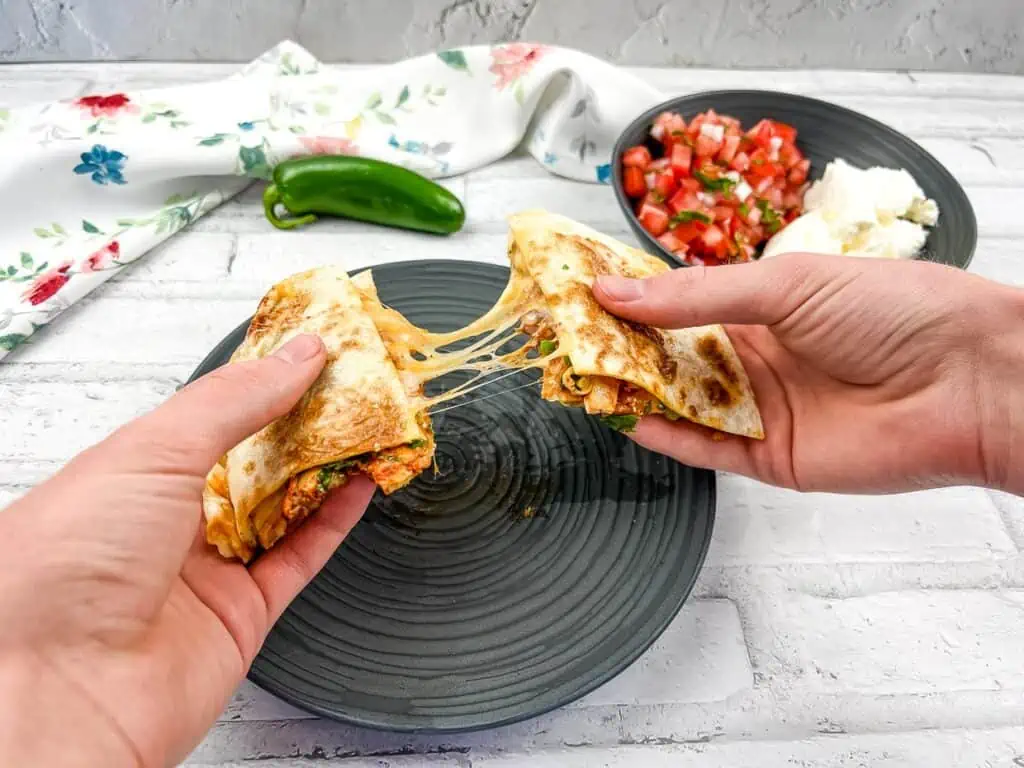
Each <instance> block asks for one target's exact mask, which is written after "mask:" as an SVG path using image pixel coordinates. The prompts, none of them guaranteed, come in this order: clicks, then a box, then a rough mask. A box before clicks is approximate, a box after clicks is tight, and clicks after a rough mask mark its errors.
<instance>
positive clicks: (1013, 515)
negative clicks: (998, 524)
mask: <svg viewBox="0 0 1024 768" xmlns="http://www.w3.org/2000/svg"><path fill="white" fill-rule="evenodd" d="M989 493H990V495H991V497H992V501H993V502H994V503H995V505H996V508H997V509H998V510H999V512H1000V514H1001V515H1002V517H1003V522H1004V523H1005V524H1006V527H1007V530H1008V531H1009V533H1010V537H1011V538H1012V539H1013V541H1014V543H1015V544H1016V545H1017V547H1018V549H1021V550H1024V499H1022V498H1021V497H1020V496H1014V495H1012V494H1009V493H1002V492H1000V491H990V492H989Z"/></svg>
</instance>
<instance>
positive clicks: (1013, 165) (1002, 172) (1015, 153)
mask: <svg viewBox="0 0 1024 768" xmlns="http://www.w3.org/2000/svg"><path fill="white" fill-rule="evenodd" d="M920 144H921V146H922V147H924V148H925V149H926V150H928V151H929V152H931V153H932V154H933V155H934V156H935V159H936V160H938V161H939V162H940V163H942V164H943V165H944V166H946V169H947V170H948V171H949V172H950V173H952V174H953V175H954V176H955V177H956V179H957V181H959V182H960V183H961V184H965V185H970V186H986V185H988V186H1009V187H1018V188H1019V187H1024V146H1022V145H1021V142H1020V140H1019V139H1006V138H1001V137H998V136H986V137H981V138H977V139H966V140H965V139H957V138H937V139H922V140H921V141H920Z"/></svg>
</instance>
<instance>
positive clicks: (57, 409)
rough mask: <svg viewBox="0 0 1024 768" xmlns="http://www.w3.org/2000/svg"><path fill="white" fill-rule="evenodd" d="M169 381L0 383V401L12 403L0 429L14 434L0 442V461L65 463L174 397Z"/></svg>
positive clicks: (172, 383)
mask: <svg viewBox="0 0 1024 768" xmlns="http://www.w3.org/2000/svg"><path fill="white" fill-rule="evenodd" d="M175 386H176V382H175V381H173V380H162V381H159V380H153V381H141V382H132V383H130V384H126V383H124V382H112V383H100V382H97V383H82V384H78V385H75V386H68V385H67V384H65V383H63V382H53V383H41V382H34V383H30V384H28V383H26V384H20V383H16V384H9V383H6V382H5V383H0V400H2V401H4V402H16V403H18V407H17V408H12V409H10V410H9V411H8V412H7V413H6V414H5V416H4V429H5V430H10V434H14V435H17V436H18V439H17V440H16V441H3V442H0V458H14V459H49V460H52V461H67V460H68V459H70V458H71V456H72V455H74V454H75V453H78V452H79V451H81V450H83V449H85V448H87V447H89V446H90V445H93V444H94V443H96V442H98V441H100V440H102V439H103V438H104V437H106V436H107V435H108V434H110V433H111V432H112V431H113V430H114V429H116V428H117V427H119V426H120V425H122V424H124V423H125V422H127V421H130V420H131V419H133V418H135V417H136V416H139V415H141V414H143V413H145V412H146V411H148V410H150V409H152V408H154V407H156V406H157V405H159V404H160V403H162V402H163V401H164V400H166V399H167V398H168V397H170V395H172V394H173V393H174V390H175Z"/></svg>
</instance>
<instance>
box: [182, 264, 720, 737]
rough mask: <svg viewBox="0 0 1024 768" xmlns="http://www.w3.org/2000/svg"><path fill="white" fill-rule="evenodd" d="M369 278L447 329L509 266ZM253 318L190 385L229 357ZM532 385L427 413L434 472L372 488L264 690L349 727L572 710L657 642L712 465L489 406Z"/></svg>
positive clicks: (384, 294) (437, 267)
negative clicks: (390, 490)
mask: <svg viewBox="0 0 1024 768" xmlns="http://www.w3.org/2000/svg"><path fill="white" fill-rule="evenodd" d="M374 276H375V280H376V283H377V286H378V288H379V291H380V297H381V300H382V301H383V302H384V303H386V304H388V305H390V306H393V307H394V308H396V309H398V310H399V311H401V312H402V313H403V314H404V315H405V316H406V317H408V318H409V319H410V320H411V321H412V322H414V323H416V324H418V325H421V326H424V327H426V328H429V329H431V330H435V331H448V330H454V329H455V328H457V327H462V326H464V325H466V324H467V323H468V322H470V321H471V320H473V319H475V318H476V317H478V316H480V315H482V314H483V313H484V311H485V310H486V309H488V308H489V307H490V306H491V305H492V304H493V303H494V301H495V300H496V299H497V298H498V295H499V293H500V292H501V289H502V287H503V286H504V284H505V282H506V280H507V279H508V270H507V269H504V268H501V267H496V266H491V265H485V264H475V263H467V262H452V261H431V262H407V263H401V264H389V265H386V266H381V267H375V268H374ZM246 326H247V323H245V324H243V325H241V326H239V327H238V328H237V329H236V330H235V331H234V332H233V333H231V335H229V336H228V337H227V338H226V339H224V341H223V342H221V343H220V345H218V346H217V348H216V349H214V350H213V352H212V353H211V354H210V356H209V357H207V359H206V360H204V361H203V363H202V364H201V365H200V366H199V368H198V370H197V371H196V372H195V373H194V374H193V378H195V377H198V376H200V375H202V374H204V373H207V372H209V371H211V370H213V369H214V368H216V367H218V366H220V365H222V364H223V363H225V362H226V361H227V360H228V357H229V356H230V354H231V353H232V351H233V350H234V349H235V347H237V345H238V344H239V343H240V342H241V340H242V338H243V336H244V335H245V329H246ZM529 377H530V374H528V373H520V374H518V375H516V376H512V377H510V378H507V379H505V380H503V381H500V382H496V383H494V384H493V385H489V387H488V388H487V389H484V390H479V391H478V392H476V393H475V394H476V395H477V396H479V399H477V400H476V401H475V402H474V403H473V404H471V405H467V406H465V407H461V408H456V409H453V410H450V411H448V412H446V413H443V414H439V415H438V416H436V417H435V418H434V428H435V431H436V433H437V463H438V467H439V469H440V474H438V475H437V476H434V475H433V474H432V473H431V472H429V471H428V472H427V473H425V474H424V475H423V476H422V477H420V478H419V479H417V480H416V481H414V482H413V483H412V484H411V485H410V486H409V487H408V488H406V489H404V490H403V491H400V492H398V493H396V494H394V495H393V496H391V497H388V498H385V497H383V496H381V495H380V494H378V495H377V497H376V498H375V499H374V500H373V502H372V504H371V507H370V509H369V511H368V512H367V514H366V516H365V518H364V519H363V521H362V522H361V523H360V524H359V525H358V526H357V527H356V528H355V530H354V531H353V532H352V534H351V535H350V536H349V538H348V540H347V541H346V542H345V543H344V544H343V545H342V547H341V548H340V549H339V550H338V552H337V553H336V554H335V555H334V558H333V559H332V560H331V561H330V562H329V563H328V565H327V567H326V568H325V569H324V570H323V571H322V572H321V574H320V575H319V576H318V577H317V578H316V579H315V580H314V581H313V583H312V584H311V585H310V586H309V587H308V588H307V589H306V590H305V591H304V592H303V593H302V594H301V595H300V596H299V598H298V599H297V600H296V601H295V603H294V604H293V605H292V606H291V608H290V609H289V610H288V611H287V612H286V613H285V615H284V616H283V617H282V618H281V620H280V621H279V622H278V623H277V625H276V626H275V627H274V629H273V631H272V632H271V634H270V637H269V638H268V640H267V643H266V645H265V646H264V648H263V651H262V653H260V655H259V657H258V658H257V660H256V663H255V664H254V665H253V668H252V672H251V674H250V678H251V679H252V680H253V681H254V682H255V683H257V684H258V685H260V686H261V687H263V688H265V689H266V690H268V691H270V692H272V693H274V694H276V695H278V696H280V697H281V698H283V699H286V700H287V701H289V702H292V703H293V704H296V705H298V706H300V707H303V708H305V709H307V710H310V711H312V712H315V713H318V714H321V715H325V716H328V717H332V718H336V719H339V720H344V721H347V722H350V723H355V724H357V725H365V726H371V727H377V728H383V729H388V730H402V731H419V732H447V731H465V730H474V729H480V728H487V727H491V726H497V725H502V724H507V723H512V722H516V721H519V720H524V719H526V718H529V717H533V716H535V715H539V714H542V713H544V712H546V711H548V710H551V709H554V708H555V707H559V706H561V705H563V704H566V703H568V702H570V701H573V700H574V699H576V698H578V697H580V696H582V695H583V694H585V693H587V692H589V691H591V690H593V689H594V688H596V687H598V686H599V685H601V684H602V683H604V682H605V681H607V680H609V679H610V678H612V677H613V676H615V675H616V674H617V673H618V672H620V671H622V670H623V669H624V668H625V667H627V666H628V665H629V664H630V663H631V662H632V661H634V660H635V659H636V658H637V657H638V656H639V655H640V654H641V653H643V652H644V650H645V649H646V648H647V647H648V646H649V645H650V644H651V643H653V642H654V640H655V639H656V638H657V637H658V635H659V634H661V632H662V631H663V630H664V629H665V627H666V626H667V625H668V624H669V622H670V621H671V620H672V618H673V617H674V616H675V615H676V613H677V612H678V611H679V609H680V607H681V606H682V604H683V601H684V600H685V599H686V597H687V595H688V594H689V593H690V590H691V588H692V586H693V583H694V580H695V579H696V577H697V572H698V571H699V569H700V566H701V564H702V562H703V560H704V554H705V552H706V551H707V546H708V542H709V540H710V537H711V529H712V524H713V520H714V505H715V485H714V475H713V474H712V473H710V472H706V471H702V470H695V469H692V468H689V467H684V466H681V465H679V464H677V463H675V462H673V461H670V460H668V459H666V458H664V457H662V456H658V455H656V454H653V453H650V452H647V451H645V450H643V449H640V448H638V447H636V446H635V445H633V444H632V443H631V442H630V441H629V440H627V439H626V438H624V437H623V436H622V435H619V434H618V433H616V432H612V431H610V430H608V429H606V428H605V427H603V426H602V425H601V424H600V423H599V422H598V421H597V420H596V419H593V418H588V417H587V416H586V415H584V414H583V413H582V412H581V411H579V410H576V409H568V408H564V407H561V406H557V405H553V404H549V403H545V402H543V401H542V400H541V399H540V396H539V393H538V391H537V387H529V388H525V389H518V390H516V391H513V392H509V393H507V394H501V395H498V396H495V397H490V398H489V399H484V398H485V397H487V396H488V395H493V394H495V393H498V392H501V391H502V390H506V389H510V388H512V387H516V386H519V385H521V384H523V383H526V382H528V381H529ZM455 402H458V401H455ZM451 404H454V403H451Z"/></svg>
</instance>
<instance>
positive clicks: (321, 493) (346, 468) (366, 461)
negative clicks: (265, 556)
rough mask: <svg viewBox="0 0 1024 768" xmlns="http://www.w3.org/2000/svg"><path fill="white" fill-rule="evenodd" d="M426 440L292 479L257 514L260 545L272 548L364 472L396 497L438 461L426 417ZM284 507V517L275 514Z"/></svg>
mask: <svg viewBox="0 0 1024 768" xmlns="http://www.w3.org/2000/svg"><path fill="white" fill-rule="evenodd" d="M416 422H417V423H418V424H419V425H420V427H421V428H422V429H423V432H424V434H425V435H426V438H424V439H417V440H413V441H412V442H410V443H406V444H405V445H399V446H396V447H394V448H388V449H386V450H383V451H377V452H375V453H365V454H361V455H359V456H353V457H352V458H349V459H344V460H342V461H335V462H331V463H330V464H322V465H320V466H319V467H313V468H312V469H307V470H306V471H305V472H300V473H299V474H298V475H295V476H294V477H293V478H291V479H290V480H289V481H288V483H287V484H286V486H285V487H284V488H283V489H282V491H279V492H278V493H277V494H274V495H272V496H270V497H268V498H267V499H265V500H264V501H263V502H262V503H261V504H260V505H259V506H258V507H257V508H256V510H255V511H254V513H253V523H254V526H255V528H256V534H257V537H258V538H259V540H260V545H261V546H263V547H264V548H269V547H270V546H272V545H273V543H274V542H275V541H277V540H278V539H279V538H281V537H282V536H283V535H284V534H285V533H286V532H288V531H290V530H292V529H293V528H294V527H296V526H297V525H298V524H299V523H300V522H302V521H303V520H305V519H306V518H307V517H309V515H310V514H312V513H313V512H315V511H316V510H318V509H319V508H320V507H321V505H322V504H323V503H324V499H326V498H327V494H329V493H330V492H331V491H333V490H334V489H335V488H340V487H341V486H343V485H345V483H347V482H348V479H349V477H350V476H351V475H354V474H358V473H360V472H362V473H365V474H366V475H368V476H369V478H370V479H371V480H373V482H374V483H375V484H376V485H377V486H378V487H380V489H381V490H382V491H383V492H384V493H385V494H388V493H393V492H394V491H396V490H398V489H399V488H402V487H404V486H405V485H407V484H408V483H409V482H411V481H412V479H413V478H414V477H416V475H418V474H419V473H420V472H423V471H424V470H426V469H427V468H428V467H429V466H430V465H431V462H432V461H433V457H434V432H433V430H432V429H431V425H430V418H429V416H427V415H426V414H425V413H419V414H417V416H416ZM278 504H280V507H279V509H280V515H275V514H274V510H275V509H276V508H278Z"/></svg>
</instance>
